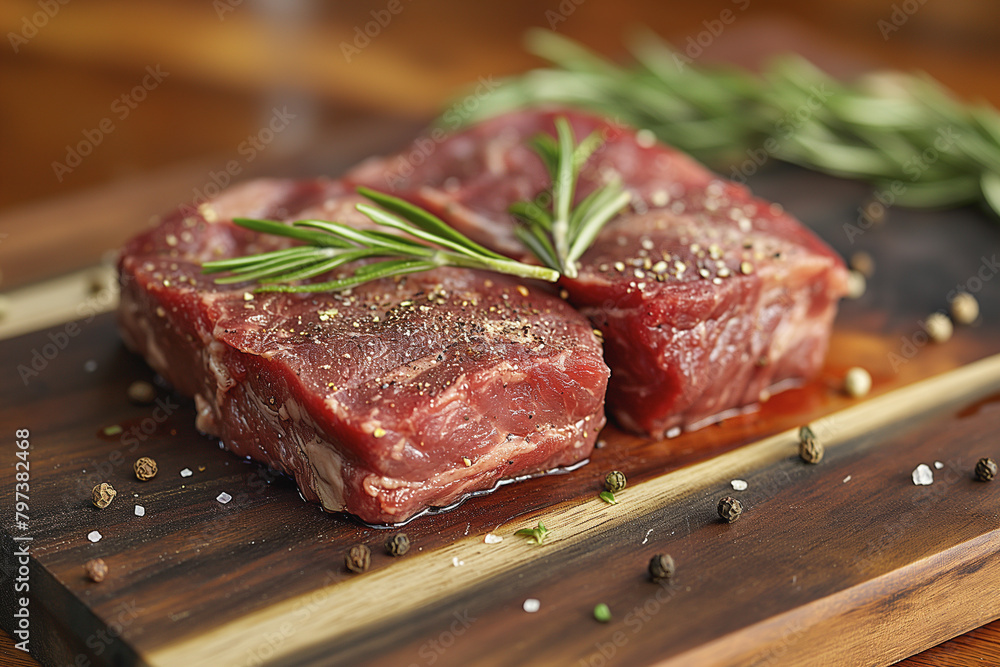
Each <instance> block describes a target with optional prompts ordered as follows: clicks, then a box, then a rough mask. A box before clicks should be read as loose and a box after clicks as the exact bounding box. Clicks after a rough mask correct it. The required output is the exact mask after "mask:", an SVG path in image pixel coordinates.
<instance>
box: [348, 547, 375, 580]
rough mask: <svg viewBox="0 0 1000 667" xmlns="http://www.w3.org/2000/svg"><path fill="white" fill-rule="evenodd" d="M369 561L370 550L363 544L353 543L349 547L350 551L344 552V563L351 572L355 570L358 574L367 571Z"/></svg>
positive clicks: (370, 559) (370, 556)
mask: <svg viewBox="0 0 1000 667" xmlns="http://www.w3.org/2000/svg"><path fill="white" fill-rule="evenodd" d="M371 562H372V550H371V549H369V548H368V547H366V546H365V545H363V544H355V545H354V546H353V547H351V550H350V551H348V552H347V553H346V554H344V565H346V566H347V569H348V570H350V571H351V572H357V573H358V574H361V573H362V572H367V571H368V566H369V565H371Z"/></svg>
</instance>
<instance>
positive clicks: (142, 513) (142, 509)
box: [135, 505, 146, 516]
mask: <svg viewBox="0 0 1000 667" xmlns="http://www.w3.org/2000/svg"><path fill="white" fill-rule="evenodd" d="M135 515H136V516H146V508H145V507H143V506H142V505H136V506H135Z"/></svg>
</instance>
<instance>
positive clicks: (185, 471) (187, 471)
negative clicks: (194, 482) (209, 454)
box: [181, 468, 194, 477]
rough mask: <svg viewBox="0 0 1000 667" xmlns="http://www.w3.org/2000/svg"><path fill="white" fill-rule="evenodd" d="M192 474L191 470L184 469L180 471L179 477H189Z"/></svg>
mask: <svg viewBox="0 0 1000 667" xmlns="http://www.w3.org/2000/svg"><path fill="white" fill-rule="evenodd" d="M193 474H194V473H193V472H191V468H184V470H181V477H190V476H191V475H193Z"/></svg>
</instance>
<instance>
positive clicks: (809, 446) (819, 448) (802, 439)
mask: <svg viewBox="0 0 1000 667" xmlns="http://www.w3.org/2000/svg"><path fill="white" fill-rule="evenodd" d="M823 453H824V449H823V443H821V442H820V441H819V439H818V438H817V437H816V434H815V433H813V430H812V429H811V428H809V427H808V426H803V427H802V428H800V429H799V456H800V457H801V458H802V460H803V461H805V462H806V463H813V464H816V463H819V462H820V461H822V460H823Z"/></svg>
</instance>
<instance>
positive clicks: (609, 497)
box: [597, 491, 618, 505]
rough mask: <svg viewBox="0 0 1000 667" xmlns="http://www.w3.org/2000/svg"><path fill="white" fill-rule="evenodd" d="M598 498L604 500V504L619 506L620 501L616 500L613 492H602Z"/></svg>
mask: <svg viewBox="0 0 1000 667" xmlns="http://www.w3.org/2000/svg"><path fill="white" fill-rule="evenodd" d="M597 497H598V498H600V499H601V500H603V501H604V502H606V503H607V504H609V505H617V504H618V501H617V500H615V494H614V493H612V492H611V491H601V492H600V493H599V494H598V496H597Z"/></svg>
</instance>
